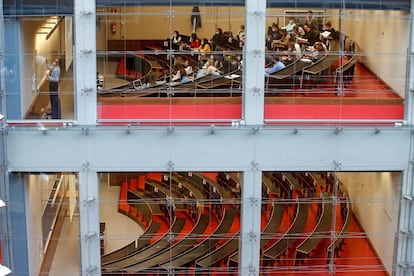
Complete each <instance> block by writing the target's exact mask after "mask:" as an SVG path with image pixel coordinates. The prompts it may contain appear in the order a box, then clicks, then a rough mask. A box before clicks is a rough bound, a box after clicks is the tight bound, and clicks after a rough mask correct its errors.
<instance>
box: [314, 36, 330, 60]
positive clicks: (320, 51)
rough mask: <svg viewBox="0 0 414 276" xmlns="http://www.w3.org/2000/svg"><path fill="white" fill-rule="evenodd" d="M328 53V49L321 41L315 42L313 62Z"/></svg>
mask: <svg viewBox="0 0 414 276" xmlns="http://www.w3.org/2000/svg"><path fill="white" fill-rule="evenodd" d="M327 52H328V49H327V48H326V45H325V44H323V43H322V42H320V41H318V42H315V44H313V52H312V60H313V61H316V60H318V59H319V58H320V57H322V56H324V55H326V53H327Z"/></svg>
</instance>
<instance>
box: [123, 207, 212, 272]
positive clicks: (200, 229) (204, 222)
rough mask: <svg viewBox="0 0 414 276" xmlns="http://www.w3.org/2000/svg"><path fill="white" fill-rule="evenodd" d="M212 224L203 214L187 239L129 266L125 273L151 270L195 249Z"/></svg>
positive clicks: (207, 216)
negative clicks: (190, 249)
mask: <svg viewBox="0 0 414 276" xmlns="http://www.w3.org/2000/svg"><path fill="white" fill-rule="evenodd" d="M209 222H210V219H209V215H208V214H201V215H200V217H199V219H198V221H197V223H196V225H195V226H194V227H193V229H192V231H191V233H190V234H188V235H187V236H186V237H185V238H183V239H181V240H180V241H178V242H177V243H175V244H173V245H171V246H168V247H166V248H164V249H163V250H162V251H160V252H157V253H155V254H153V255H151V256H150V258H146V259H141V260H139V261H137V262H136V263H134V264H133V265H131V266H128V267H126V268H124V269H123V271H127V272H139V271H144V270H146V269H149V268H151V267H153V266H157V265H159V264H160V263H162V262H164V261H165V260H167V259H169V258H173V257H174V256H177V255H179V254H181V253H182V252H184V251H186V250H188V249H189V248H193V247H194V245H195V244H196V243H197V242H198V241H199V240H200V238H197V237H199V236H202V234H203V233H204V231H205V230H206V228H207V226H208V224H209Z"/></svg>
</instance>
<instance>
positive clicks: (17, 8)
mask: <svg viewBox="0 0 414 276" xmlns="http://www.w3.org/2000/svg"><path fill="white" fill-rule="evenodd" d="M171 2H172V4H173V5H177V6H244V3H245V0H172V1H171ZM169 4H170V1H169V0H96V6H97V7H119V6H136V5H139V6H154V5H169ZM267 6H268V7H269V8H302V9H341V8H345V9H375V10H403V11H410V1H409V0H348V1H346V2H345V3H343V1H342V0H319V1H315V0H293V1H292V0H268V1H267ZM3 14H4V15H5V16H22V15H25V16H30V15H72V14H73V0H43V1H39V0H4V1H3Z"/></svg>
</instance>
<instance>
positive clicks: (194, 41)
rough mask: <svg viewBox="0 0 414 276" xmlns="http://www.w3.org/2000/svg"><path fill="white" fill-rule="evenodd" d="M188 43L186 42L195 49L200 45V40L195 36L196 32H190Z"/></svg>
mask: <svg viewBox="0 0 414 276" xmlns="http://www.w3.org/2000/svg"><path fill="white" fill-rule="evenodd" d="M189 42H190V43H189V44H188V46H190V47H191V48H193V49H197V48H198V47H200V40H199V39H198V37H197V34H196V33H192V34H191V37H190V41H189Z"/></svg>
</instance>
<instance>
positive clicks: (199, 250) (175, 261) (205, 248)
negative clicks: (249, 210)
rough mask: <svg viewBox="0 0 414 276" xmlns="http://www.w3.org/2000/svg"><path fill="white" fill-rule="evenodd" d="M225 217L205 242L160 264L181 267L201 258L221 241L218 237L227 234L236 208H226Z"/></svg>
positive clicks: (168, 267) (168, 266)
mask: <svg viewBox="0 0 414 276" xmlns="http://www.w3.org/2000/svg"><path fill="white" fill-rule="evenodd" d="M224 213H225V214H224V216H223V219H222V220H221V221H220V224H219V226H218V227H217V228H216V230H215V231H214V233H212V234H211V235H210V236H209V237H208V238H206V239H205V240H204V241H203V242H201V243H199V244H198V245H197V246H196V247H194V248H191V249H190V250H187V251H185V252H183V253H181V254H180V255H178V256H176V257H175V258H172V259H170V260H167V261H165V262H163V263H161V264H160V267H161V268H163V269H166V270H168V269H170V268H174V269H179V268H180V267H182V266H184V265H186V264H188V263H191V262H193V261H195V260H196V259H197V258H200V257H201V256H203V255H204V254H206V253H208V252H210V251H211V249H212V248H214V247H215V246H216V244H217V243H218V242H219V241H220V239H218V238H217V237H220V236H221V235H223V234H227V233H228V231H229V229H230V227H231V225H232V224H233V221H234V217H235V215H236V213H235V211H234V210H225V212H224Z"/></svg>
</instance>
